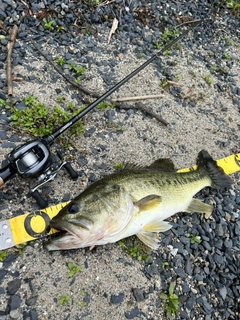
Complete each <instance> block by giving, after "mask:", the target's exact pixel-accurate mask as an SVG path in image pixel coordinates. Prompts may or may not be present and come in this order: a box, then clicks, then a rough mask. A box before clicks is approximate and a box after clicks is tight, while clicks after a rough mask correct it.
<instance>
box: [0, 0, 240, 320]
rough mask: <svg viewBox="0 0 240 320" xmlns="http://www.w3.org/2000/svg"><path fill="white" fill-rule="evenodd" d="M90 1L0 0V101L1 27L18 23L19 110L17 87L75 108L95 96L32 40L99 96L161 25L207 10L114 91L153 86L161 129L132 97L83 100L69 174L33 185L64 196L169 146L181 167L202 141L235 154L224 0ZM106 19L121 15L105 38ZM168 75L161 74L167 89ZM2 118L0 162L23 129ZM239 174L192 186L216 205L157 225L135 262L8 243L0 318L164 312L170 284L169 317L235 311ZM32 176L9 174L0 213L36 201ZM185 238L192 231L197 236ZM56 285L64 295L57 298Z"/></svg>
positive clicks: (232, 32) (235, 315) (236, 64)
mask: <svg viewBox="0 0 240 320" xmlns="http://www.w3.org/2000/svg"><path fill="white" fill-rule="evenodd" d="M91 2H92V1H87V0H86V1H73V2H71V1H68V0H65V1H61V2H60V1H59V2H58V1H45V0H44V1H31V4H30V5H28V2H24V1H15V2H14V1H11V0H3V1H2V2H0V22H1V21H2V22H1V23H0V35H2V38H1V41H0V70H1V73H0V98H1V99H3V100H6V99H7V85H6V72H5V67H6V64H5V62H6V54H7V43H8V41H9V38H10V36H9V34H8V31H9V29H10V28H11V27H12V26H13V25H14V24H16V25H18V27H19V31H18V35H17V39H16V43H15V45H14V50H13V54H12V65H13V76H14V78H15V80H16V79H17V80H18V81H14V87H13V99H14V100H15V101H16V107H17V108H18V109H22V108H24V107H26V106H25V105H24V103H23V102H22V100H23V98H24V97H26V95H34V96H36V97H37V98H38V100H39V101H40V102H42V103H44V104H45V105H46V106H47V107H48V108H49V110H52V109H53V107H54V106H55V105H56V104H58V103H60V102H57V101H56V100H57V98H59V96H62V97H64V101H63V102H62V103H60V104H61V107H62V108H63V109H64V108H66V105H67V103H68V102H70V101H74V103H75V105H76V106H80V105H81V104H82V103H85V104H86V103H87V100H90V101H93V100H92V98H91V97H87V96H86V95H84V94H83V93H82V92H79V91H77V90H76V89H75V88H73V86H71V85H70V84H69V83H68V82H66V81H65V80H64V79H63V78H62V76H61V75H59V74H58V73H57V72H56V71H55V70H54V69H53V67H52V65H51V64H50V63H49V62H48V61H46V60H45V59H44V58H43V57H42V56H41V55H40V54H39V52H37V51H36V49H35V48H34V47H33V45H32V43H31V41H33V42H34V43H35V44H37V46H38V47H39V48H40V49H41V50H42V52H43V53H45V54H46V55H47V57H48V58H49V59H51V60H56V58H57V57H59V56H61V57H63V58H64V60H65V64H64V65H63V66H62V67H61V68H62V70H63V71H64V73H65V74H66V75H67V76H68V77H73V73H72V72H70V71H69V65H70V64H71V62H74V63H75V64H76V65H77V66H82V67H83V68H84V70H85V75H84V76H83V77H82V81H81V85H82V86H83V87H85V88H86V89H88V90H91V91H94V92H96V93H100V94H102V93H104V92H106V91H107V90H108V89H110V88H111V87H112V86H113V85H114V84H115V83H117V82H118V81H119V80H120V79H122V78H124V77H125V76H126V75H128V74H129V73H130V72H131V71H133V70H134V69H135V68H136V67H138V66H139V65H140V64H141V63H143V62H144V61H146V59H147V58H150V57H151V56H152V55H153V54H154V53H156V44H155V45H154V42H155V43H156V42H159V39H160V37H161V34H162V33H163V32H164V30H165V28H169V29H170V30H172V29H173V28H174V27H176V26H179V30H180V31H179V32H180V33H181V31H183V30H185V28H186V27H187V28H190V27H191V26H192V24H191V23H190V24H186V22H187V21H189V20H190V21H191V20H192V19H199V18H202V17H208V18H210V19H209V20H207V21H205V23H204V25H201V26H199V27H197V28H196V29H195V30H194V31H192V32H190V33H189V35H188V36H187V37H185V38H184V39H182V40H181V41H180V44H181V46H178V47H176V48H174V49H173V50H171V52H170V54H168V55H163V56H161V57H160V58H159V59H157V60H155V61H154V62H153V63H151V64H150V65H149V66H148V67H147V68H146V69H144V70H143V71H142V72H141V73H139V74H138V75H137V76H135V77H134V78H133V79H132V80H130V81H129V82H128V83H126V84H125V85H124V86H123V87H121V88H120V89H119V90H118V91H117V92H115V93H114V94H113V96H112V97H115V98H119V97H129V96H142V95H150V94H154V95H155V94H163V97H162V98H158V99H156V98H155V99H147V100H143V101H142V103H143V104H144V106H145V107H146V108H149V109H152V110H153V111H154V112H155V113H157V114H158V115H160V116H161V117H162V118H163V119H164V120H166V121H167V122H168V126H167V127H165V126H163V125H162V124H161V123H159V122H158V121H157V120H156V119H155V118H154V117H150V116H149V115H147V114H146V113H145V112H142V111H140V110H138V109H136V108H135V107H136V105H135V103H134V102H133V101H131V102H129V104H130V105H131V106H132V107H131V108H130V109H129V110H123V109H121V108H115V109H101V110H100V109H95V110H93V111H92V112H91V113H89V114H88V115H86V116H85V117H84V120H83V125H84V132H83V134H82V135H81V136H80V137H79V136H76V135H73V136H71V145H70V146H69V147H68V153H69V156H70V159H71V163H72V165H73V167H74V168H75V169H76V170H77V171H78V173H79V178H78V180H77V181H72V180H71V179H69V177H68V175H67V174H66V172H64V171H61V172H60V173H59V174H58V175H57V177H56V178H55V180H54V181H53V182H51V183H49V184H47V185H46V186H44V187H43V188H42V189H41V192H42V194H43V196H44V197H45V198H46V199H48V201H49V204H56V203H60V202H61V201H67V200H69V199H71V198H73V197H74V196H76V195H77V194H79V193H80V192H81V191H82V190H84V188H85V187H86V186H87V185H89V184H91V183H92V182H94V181H96V180H97V179H99V178H100V177H102V176H103V175H106V174H108V173H110V172H112V171H113V170H114V165H115V164H116V163H120V162H123V161H124V162H127V161H131V162H135V163H138V164H141V165H147V164H149V163H151V162H152V161H154V160H155V159H157V158H165V157H168V158H171V159H173V161H174V163H175V164H176V167H177V168H183V167H187V166H190V165H193V164H194V163H195V158H196V156H197V154H198V152H199V151H200V150H201V149H203V148H205V149H207V150H208V152H209V153H210V154H211V155H212V156H213V157H214V158H216V159H218V158H222V157H224V156H227V155H230V154H232V153H236V152H239V146H240V144H239V135H238V130H239V127H240V116H239V111H240V99H239V96H240V60H239V59H240V54H239V53H240V47H239V34H240V32H239V30H240V28H239V19H238V17H237V16H236V15H234V14H233V11H232V10H231V9H228V8H226V6H225V5H224V2H222V5H219V4H218V5H217V6H215V11H214V12H213V11H212V9H211V5H212V3H211V1H201V0H199V1H185V0H183V1H181V2H179V1H174V0H170V1H166V0H161V1H160V0H159V1H153V0H152V1H150V0H149V1H137V0H132V1H130V0H129V1H128V0H125V1H123V0H116V1H109V3H108V2H106V1H99V5H98V6H90V5H89V4H90V3H91ZM29 3H30V2H29ZM236 13H237V12H236ZM114 17H116V18H117V19H118V20H119V25H118V28H117V30H116V32H115V33H114V34H113V35H112V37H111V41H110V43H108V34H109V31H110V29H111V26H112V21H113V18H114ZM213 17H214V18H213ZM43 18H46V19H47V21H51V20H53V21H54V23H53V26H52V27H53V29H52V30H51V29H50V30H48V29H46V28H44V24H45V23H44V22H43V20H42V19H43ZM61 26H62V27H63V28H64V30H61V29H62V28H61ZM45 27H46V26H45ZM207 74H209V75H210V80H211V83H207V81H206V79H205V77H206V75H207ZM166 81H170V82H171V83H170V84H169V85H167V86H166V87H164V86H163V85H162V84H163V83H165V82H166ZM9 116H10V113H9V110H6V109H5V108H4V107H1V108H0V147H1V150H2V152H1V155H0V159H1V160H4V158H5V155H7V154H8V153H9V152H10V151H11V150H12V148H13V147H14V146H16V145H18V144H22V143H23V142H25V141H26V140H28V139H30V138H32V137H30V136H29V135H27V134H26V133H24V132H23V131H20V130H17V129H16V128H14V127H12V126H11V123H10V118H9ZM68 136H69V135H68ZM57 147H58V143H56V147H55V148H57ZM55 148H54V149H55ZM239 177H240V175H239V173H236V174H234V175H232V178H233V180H234V184H233V187H232V189H231V190H229V191H226V190H221V191H216V190H214V189H208V188H207V189H204V190H203V191H202V192H200V193H199V194H198V195H197V197H198V198H199V199H202V200H203V201H204V202H206V203H211V204H213V206H214V210H213V214H212V216H211V217H210V218H209V219H207V220H206V219H205V218H204V216H203V215H200V214H195V213H194V214H192V215H189V214H186V213H179V214H177V215H175V216H174V217H172V218H171V219H169V220H170V221H171V223H172V225H173V228H172V229H171V230H170V231H168V232H165V233H163V234H161V235H160V239H161V246H160V248H159V250H157V251H152V252H151V253H149V255H148V258H147V259H146V261H145V260H144V261H138V260H137V259H136V258H134V257H132V256H130V255H129V254H128V253H127V252H126V249H125V250H124V248H122V246H121V245H118V244H109V245H105V246H102V247H97V248H95V249H94V250H92V251H89V250H88V249H86V250H80V249H79V250H70V251H63V252H53V253H49V252H47V251H46V250H45V249H44V247H43V244H44V240H38V241H35V242H34V243H31V244H29V245H28V246H26V247H25V248H24V249H23V250H20V249H18V248H13V249H9V250H8V251H7V253H8V257H7V258H5V259H4V260H3V262H1V263H0V279H1V284H0V303H1V304H0V319H1V320H4V319H34V320H35V319H53V318H56V319H74V320H75V319H76V320H77V319H88V320H91V319H94V320H95V319H153V320H158V319H166V318H167V317H166V307H165V306H164V301H163V300H161V299H160V293H167V290H168V288H169V285H170V283H171V282H173V281H175V282H176V286H175V290H174V292H175V293H176V294H177V296H178V300H179V306H180V308H179V311H178V313H177V315H176V319H191V320H192V319H198V320H199V319H204V320H210V319H217V320H222V319H224V320H225V319H239V318H240V315H239V314H240V282H239V270H240V245H239V240H240V183H239V181H240V180H239ZM35 184H36V181H29V180H27V179H21V178H20V177H16V178H14V179H12V180H10V181H9V182H8V183H7V184H6V186H4V188H3V189H2V190H1V192H0V204H1V207H0V218H1V219H7V218H11V217H14V216H17V215H19V214H22V213H23V212H25V211H32V210H34V209H37V204H36V203H35V202H34V200H33V199H32V198H31V197H29V196H28V194H29V189H30V186H33V185H35ZM173 200H174V199H173ZM191 235H194V236H199V239H200V240H201V242H200V243H193V242H194V240H193V239H192V236H191ZM194 239H196V238H194ZM136 241H137V240H136V239H135V238H130V239H127V240H126V241H124V245H125V246H126V247H127V248H131V246H132V247H134V246H135V247H136ZM137 243H139V242H137ZM128 251H130V250H128ZM132 255H133V253H132ZM69 263H73V264H74V265H75V266H81V270H80V271H79V272H77V273H76V274H75V275H74V276H73V277H69V276H68V274H69V269H68V264H69ZM61 296H65V297H69V300H68V301H66V303H65V304H63V305H61V304H60V297H61Z"/></svg>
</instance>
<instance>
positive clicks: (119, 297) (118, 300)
mask: <svg viewBox="0 0 240 320" xmlns="http://www.w3.org/2000/svg"><path fill="white" fill-rule="evenodd" d="M123 299H124V293H123V292H120V293H119V294H118V295H114V294H112V295H111V303H114V304H117V303H121V302H122V301H123Z"/></svg>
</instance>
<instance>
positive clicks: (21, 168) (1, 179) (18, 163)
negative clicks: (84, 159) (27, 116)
mask: <svg viewBox="0 0 240 320" xmlns="http://www.w3.org/2000/svg"><path fill="white" fill-rule="evenodd" d="M57 154H58V157H59V158H60V159H61V158H62V156H61V153H60V152H57ZM6 158H7V161H8V164H7V165H6V166H5V167H3V168H2V169H0V187H2V186H3V185H4V183H6V182H7V181H8V180H9V179H11V178H12V177H13V176H14V175H15V174H16V173H17V174H18V175H19V176H21V177H22V178H38V182H40V184H38V185H37V186H36V187H34V188H33V189H32V190H31V192H30V194H31V196H32V197H33V198H34V199H35V200H36V201H37V203H38V205H39V207H40V208H41V209H43V208H45V207H46V206H47V201H45V200H44V199H43V198H42V197H41V196H40V194H39V192H38V190H37V189H38V188H39V187H41V186H42V185H44V184H45V183H47V182H49V181H51V180H53V179H54V177H55V176H56V174H57V172H58V171H59V170H60V169H61V168H65V169H66V170H67V171H68V173H69V174H70V176H71V178H72V179H76V178H77V177H78V173H77V172H76V171H75V170H74V169H73V168H72V166H71V165H70V163H69V162H66V161H64V162H63V163H61V164H54V162H53V154H52V153H51V152H50V148H49V146H48V145H47V144H46V141H44V139H40V140H33V141H29V142H26V143H25V144H23V145H21V146H18V147H16V148H15V149H13V150H12V151H11V152H10V153H9V154H8V155H7V157H6Z"/></svg>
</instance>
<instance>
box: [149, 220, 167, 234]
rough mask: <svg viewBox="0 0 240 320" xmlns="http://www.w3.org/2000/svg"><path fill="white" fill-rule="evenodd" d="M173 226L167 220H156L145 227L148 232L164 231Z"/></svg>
mask: <svg viewBox="0 0 240 320" xmlns="http://www.w3.org/2000/svg"><path fill="white" fill-rule="evenodd" d="M171 228H172V225H171V224H170V223H169V222H167V221H159V220H154V221H152V222H150V223H148V224H146V225H145V226H144V227H143V230H144V231H147V232H164V231H167V230H169V229H171Z"/></svg>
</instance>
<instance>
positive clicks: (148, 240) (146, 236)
mask: <svg viewBox="0 0 240 320" xmlns="http://www.w3.org/2000/svg"><path fill="white" fill-rule="evenodd" d="M136 236H137V237H138V238H139V239H140V240H141V241H142V242H143V243H144V244H145V245H146V246H148V247H150V248H151V249H153V250H157V248H158V247H159V238H158V236H157V233H153V232H147V231H144V230H142V231H141V232H139V233H138V234H137V235H136Z"/></svg>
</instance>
